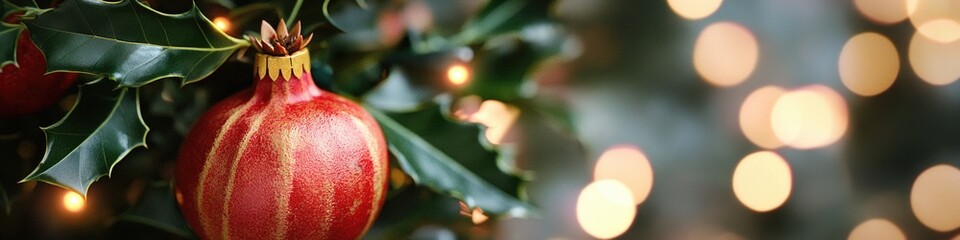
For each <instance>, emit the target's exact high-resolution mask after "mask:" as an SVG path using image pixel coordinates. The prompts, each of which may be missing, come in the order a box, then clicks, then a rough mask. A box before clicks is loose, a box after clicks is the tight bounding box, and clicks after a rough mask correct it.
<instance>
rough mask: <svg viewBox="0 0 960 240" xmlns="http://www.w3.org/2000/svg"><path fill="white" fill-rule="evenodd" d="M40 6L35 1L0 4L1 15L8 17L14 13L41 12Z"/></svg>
mask: <svg viewBox="0 0 960 240" xmlns="http://www.w3.org/2000/svg"><path fill="white" fill-rule="evenodd" d="M40 10H41V9H40V6H39V5H37V2H35V1H33V0H3V1H2V2H0V14H2V17H7V15H10V14H11V13H14V12H23V11H27V12H39V11H40Z"/></svg>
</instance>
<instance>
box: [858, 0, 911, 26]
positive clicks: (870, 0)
mask: <svg viewBox="0 0 960 240" xmlns="http://www.w3.org/2000/svg"><path fill="white" fill-rule="evenodd" d="M853 4H854V6H856V7H857V11H859V12H860V14H863V16H865V17H867V19H870V20H871V21H874V22H876V23H880V24H894V23H898V22H900V21H903V20H905V19H907V1H906V0H853Z"/></svg>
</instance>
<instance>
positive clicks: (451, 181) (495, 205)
mask: <svg viewBox="0 0 960 240" xmlns="http://www.w3.org/2000/svg"><path fill="white" fill-rule="evenodd" d="M367 111H369V112H370V113H371V115H373V117H374V118H376V119H377V121H378V122H379V123H380V127H381V128H383V133H384V135H385V136H386V138H387V143H388V145H389V149H390V152H391V153H392V154H393V155H394V156H395V157H396V158H397V162H398V163H399V165H400V168H401V169H403V171H404V172H406V173H407V174H408V175H410V178H412V179H413V181H414V182H416V183H417V184H419V185H424V186H427V187H429V188H431V189H433V190H434V191H437V192H440V193H443V194H446V195H449V196H452V197H454V198H457V199H459V200H461V201H463V202H464V203H466V204H467V206H469V207H470V208H475V207H479V208H481V209H483V210H484V211H485V212H487V213H491V214H507V215H511V216H531V215H536V213H535V210H534V208H533V207H532V206H530V205H529V204H527V203H525V202H523V201H521V200H519V199H517V198H516V197H513V196H511V195H509V194H507V193H505V192H504V191H502V190H500V189H499V188H497V187H495V186H493V185H492V184H490V183H489V182H487V181H484V180H483V179H482V178H480V177H479V176H477V175H476V174H474V173H473V172H471V171H470V170H468V169H467V168H465V167H463V166H462V165H460V164H459V163H458V162H457V161H455V160H453V159H452V158H451V157H450V156H448V155H447V154H445V153H443V152H442V151H440V150H439V149H437V148H436V147H434V146H433V145H431V144H430V143H429V142H427V141H426V140H424V139H423V138H421V137H420V136H418V135H417V134H415V133H414V132H412V131H410V130H409V129H407V128H406V127H404V126H403V125H401V124H400V123H398V122H396V121H395V120H393V118H391V117H390V116H387V115H386V114H384V113H382V112H380V111H378V110H375V109H372V108H367ZM474 136H476V135H474Z"/></svg>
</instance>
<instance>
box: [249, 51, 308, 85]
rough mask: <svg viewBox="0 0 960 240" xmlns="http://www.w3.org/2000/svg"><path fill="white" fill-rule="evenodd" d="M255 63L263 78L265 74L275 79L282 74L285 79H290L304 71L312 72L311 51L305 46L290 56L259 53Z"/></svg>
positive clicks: (257, 71) (259, 75) (301, 74)
mask: <svg viewBox="0 0 960 240" xmlns="http://www.w3.org/2000/svg"><path fill="white" fill-rule="evenodd" d="M253 64H254V66H256V69H254V71H256V74H257V76H258V77H260V78H261V79H263V78H264V76H269V77H270V80H273V81H276V80H278V79H280V77H281V76H282V77H283V79H284V80H290V79H291V77H297V78H299V77H300V76H303V73H304V72H307V73H310V51H309V50H307V49H306V48H304V49H303V50H300V51H297V52H295V53H293V54H292V55H289V56H272V55H267V54H263V53H257V56H256V59H255V60H254V62H253Z"/></svg>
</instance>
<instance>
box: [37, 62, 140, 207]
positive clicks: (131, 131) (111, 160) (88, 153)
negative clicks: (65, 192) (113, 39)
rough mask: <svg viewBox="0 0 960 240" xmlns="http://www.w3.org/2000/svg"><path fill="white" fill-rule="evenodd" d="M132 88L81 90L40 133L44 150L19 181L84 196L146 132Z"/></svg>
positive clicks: (101, 84) (108, 85) (104, 83)
mask: <svg viewBox="0 0 960 240" xmlns="http://www.w3.org/2000/svg"><path fill="white" fill-rule="evenodd" d="M138 95H139V94H138V92H137V90H136V89H128V88H117V85H116V83H114V82H112V81H108V80H100V81H98V82H97V83H94V84H92V85H87V86H82V87H80V94H79V96H78V97H77V103H76V105H74V106H73V109H71V110H70V112H69V113H67V115H66V116H65V117H63V119H60V121H59V122H57V123H55V124H53V125H52V126H50V127H46V128H43V131H44V133H45V134H46V136H47V151H46V152H45V153H44V156H43V160H41V161H40V165H39V166H37V169H35V170H33V172H32V173H30V175H28V176H27V177H26V178H24V179H23V180H22V181H21V182H23V181H42V182H47V183H50V184H54V185H58V186H61V187H65V188H68V189H71V190H73V191H76V192H78V193H80V194H83V195H86V193H87V188H89V187H90V184H92V183H93V182H94V181H96V180H97V179H98V178H100V177H102V176H105V175H106V176H109V175H110V173H111V171H112V169H113V166H114V165H116V164H117V163H118V162H119V161H120V159H122V158H123V157H124V156H126V155H127V154H128V153H130V151H131V150H133V149H134V148H136V147H138V146H146V143H145V140H146V136H147V132H148V131H150V129H149V128H148V127H147V125H146V124H145V123H144V122H143V119H142V118H141V116H140V101H139V99H138V97H139V96H138Z"/></svg>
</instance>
